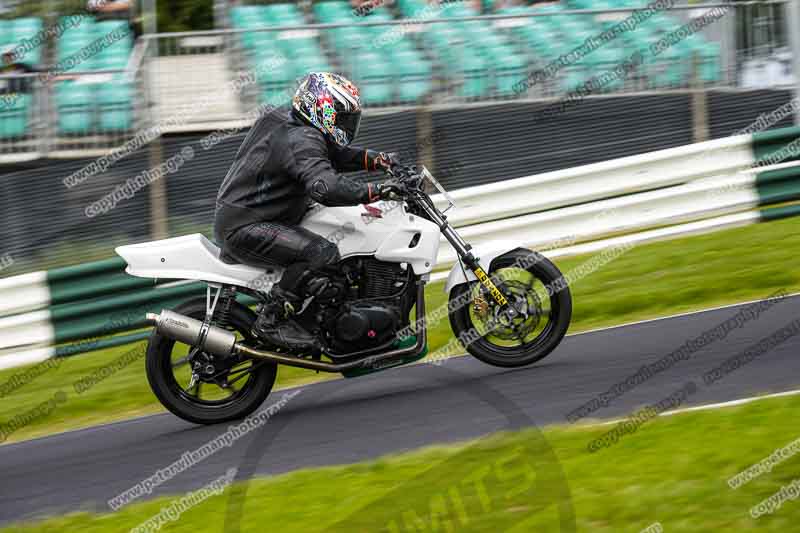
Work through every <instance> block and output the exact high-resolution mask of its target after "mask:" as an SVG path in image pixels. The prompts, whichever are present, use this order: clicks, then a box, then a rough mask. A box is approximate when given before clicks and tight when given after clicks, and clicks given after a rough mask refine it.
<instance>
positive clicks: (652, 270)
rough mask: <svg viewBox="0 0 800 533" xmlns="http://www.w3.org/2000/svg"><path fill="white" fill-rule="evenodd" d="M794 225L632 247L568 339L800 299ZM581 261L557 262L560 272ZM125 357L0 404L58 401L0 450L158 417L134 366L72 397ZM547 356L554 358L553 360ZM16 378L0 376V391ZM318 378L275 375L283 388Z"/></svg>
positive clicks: (47, 378) (799, 250) (590, 280)
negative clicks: (85, 381)
mask: <svg viewBox="0 0 800 533" xmlns="http://www.w3.org/2000/svg"><path fill="white" fill-rule="evenodd" d="M798 230H800V218H795V219H787V220H783V221H777V222H770V223H765V224H757V225H753V226H748V227H744V228H737V229H731V230H727V231H722V232H717V233H713V234H709V235H702V236H695V237H690V238H685V239H679V240H672V241H666V242H660V243H651V244H646V245H641V246H638V247H636V248H634V249H632V250H630V251H629V252H627V253H625V254H623V255H622V256H620V257H618V258H616V259H615V260H614V261H612V262H611V263H608V264H607V265H605V266H603V267H602V268H600V269H598V270H597V271H595V272H594V273H592V274H591V275H589V276H587V277H585V278H582V279H579V280H577V281H576V282H575V283H574V284H573V287H572V292H573V300H574V304H575V305H574V313H573V322H572V326H571V328H570V331H571V332H573V333H574V332H578V331H584V330H588V329H593V328H597V327H602V326H608V325H614V324H620V323H625V322H630V321H635V320H639V319H645V318H654V317H658V316H664V315H668V314H672V313H677V312H682V311H688V310H695V309H702V308H706V307H711V306H715V305H721V304H727V303H735V302H741V301H746V300H752V299H758V298H763V297H765V296H768V295H769V294H771V293H773V292H775V291H776V290H778V289H785V290H787V291H788V292H800V261H798V260H797V258H798V257H800V231H798ZM590 257H591V256H584V257H574V258H569V259H565V260H559V261H558V262H557V264H558V266H559V267H560V268H561V270H562V271H563V272H564V273H568V272H570V271H571V270H572V269H575V268H576V267H578V266H579V265H580V264H581V263H583V262H585V261H587V260H589V259H590ZM427 295H428V302H427V306H428V309H434V308H436V307H438V306H440V305H445V303H446V301H445V295H444V293H443V291H442V285H441V284H433V285H431V286H430V287H429V288H428V291H427ZM430 326H431V329H430V331H429V338H430V341H429V346H430V352H431V353H435V352H436V349H437V348H439V347H442V346H444V345H445V344H447V342H448V341H449V340H450V339H451V338H452V334H451V331H450V325H449V322H448V321H447V319H445V320H443V321H440V322H439V323H432V324H430ZM130 349H132V346H125V347H119V348H114V349H110V350H105V351H102V352H97V353H89V354H83V355H79V356H76V357H74V358H70V359H67V360H64V361H63V362H62V363H61V364H60V366H59V367H58V368H57V369H52V370H49V371H47V372H46V373H44V374H43V375H41V376H39V377H37V378H36V379H35V380H34V381H32V382H31V383H28V384H26V385H24V386H23V387H21V388H19V389H18V390H16V391H15V392H13V393H12V394H10V395H9V396H7V397H5V398H3V399H2V400H3V401H2V402H0V423H4V422H6V421H7V420H9V419H11V418H12V417H13V416H15V415H17V414H19V413H20V412H24V411H27V410H29V409H31V408H33V407H35V406H36V405H38V404H40V403H42V402H44V401H46V400H47V399H48V398H50V397H52V395H53V394H54V393H55V392H56V391H57V390H59V389H61V390H64V391H65V392H67V393H68V394H69V398H68V400H67V401H66V402H65V403H64V404H62V405H60V406H59V407H58V408H57V409H55V410H54V411H53V412H52V413H50V414H49V415H47V416H44V417H41V418H38V419H36V420H34V421H33V422H32V423H31V424H29V425H27V426H26V427H24V428H22V429H20V430H18V431H16V432H15V433H13V434H12V435H11V436H10V438H9V441H15V440H20V439H26V438H31V437H35V436H40V435H45V434H49V433H54V432H56V431H62V430H65V429H72V428H80V427H86V426H90V425H93V424H97V423H101V422H109V421H113V420H121V419H125V418H130V417H132V416H136V415H143V414H148V413H155V412H160V411H162V408H161V406H160V405H159V404H158V402H157V401H156V399H155V397H154V396H153V394H152V393H151V392H150V390H149V388H148V385H147V382H146V379H145V377H144V365H143V362H142V361H141V360H138V361H136V362H134V363H133V364H130V365H128V366H127V367H125V368H123V369H122V370H120V371H118V372H116V373H115V374H114V375H113V376H111V377H109V378H108V379H106V380H104V381H102V382H101V383H99V384H98V385H96V386H95V387H93V388H92V389H91V390H89V391H88V392H86V393H85V394H82V395H77V394H75V393H74V392H73V391H72V383H74V382H75V381H76V380H78V379H80V378H82V377H84V376H86V375H88V374H90V373H91V372H93V371H94V370H95V369H97V368H100V367H102V366H104V365H106V364H108V363H109V362H110V361H112V360H113V359H115V358H116V357H118V356H119V355H121V354H123V353H125V352H126V351H128V350H130ZM557 356H558V355H557V352H556V354H555V355H554V357H557ZM20 371H24V369H11V370H5V371H2V372H0V385H2V384H3V383H5V382H6V381H7V380H8V379H9V378H10V377H11V376H12V375H14V374H17V373H19V372H20ZM332 377H336V376H331V375H327V374H316V373H314V372H311V371H307V370H300V369H293V368H289V367H281V368H280V370H279V375H278V385H279V386H280V387H287V386H292V385H297V384H301V383H307V382H309V381H314V380H319V379H330V378H332Z"/></svg>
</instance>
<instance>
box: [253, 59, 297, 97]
mask: <svg viewBox="0 0 800 533" xmlns="http://www.w3.org/2000/svg"><path fill="white" fill-rule="evenodd" d="M260 60H261V61H264V62H267V64H270V62H272V58H271V57H263V58H261V59H260ZM254 66H255V67H256V68H258V63H256V64H255V65H254ZM263 70H264V74H263V76H262V77H261V78H260V79H259V82H260V85H261V101H262V102H265V103H275V102H276V101H283V100H285V99H286V98H285V93H286V91H287V90H288V89H290V88H291V87H293V86H294V78H295V71H294V68H293V66H292V62H291V61H287V62H284V63H282V64H281V65H278V66H270V67H269V68H265V69H263Z"/></svg>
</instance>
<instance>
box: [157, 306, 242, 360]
mask: <svg viewBox="0 0 800 533" xmlns="http://www.w3.org/2000/svg"><path fill="white" fill-rule="evenodd" d="M146 318H147V321H148V322H152V323H153V325H155V327H156V331H157V332H158V333H159V335H164V336H165V337H169V338H170V339H174V340H176V341H180V342H182V343H184V344H189V345H191V346H198V347H199V348H200V349H202V350H203V351H206V352H210V353H212V354H214V355H219V356H222V357H228V356H230V355H232V354H233V347H234V345H235V344H236V334H234V333H232V332H230V331H228V330H226V329H222V328H218V327H216V326H205V325H204V324H203V322H201V321H200V320H196V319H194V318H190V317H188V316H185V315H181V314H180V313H176V312H174V311H170V310H168V309H164V310H162V311H161V314H160V315H157V314H155V313H147V315H146Z"/></svg>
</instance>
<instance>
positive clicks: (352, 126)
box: [336, 111, 361, 144]
mask: <svg viewBox="0 0 800 533" xmlns="http://www.w3.org/2000/svg"><path fill="white" fill-rule="evenodd" d="M360 126H361V111H356V112H355V113H339V114H337V115H336V127H338V128H339V129H341V130H342V131H343V132H344V133H345V135H347V143H348V144H350V143H351V142H353V140H354V139H355V138H356V136H357V135H358V129H359V127H360Z"/></svg>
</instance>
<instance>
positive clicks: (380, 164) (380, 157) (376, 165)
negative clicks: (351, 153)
mask: <svg viewBox="0 0 800 533" xmlns="http://www.w3.org/2000/svg"><path fill="white" fill-rule="evenodd" d="M368 159H370V160H371V162H372V164H371V165H369V166H368V167H367V170H383V171H384V172H385V171H387V170H389V169H391V168H393V167H395V166H398V165H400V154H399V153H397V152H373V151H371V150H370V152H369V155H368Z"/></svg>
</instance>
